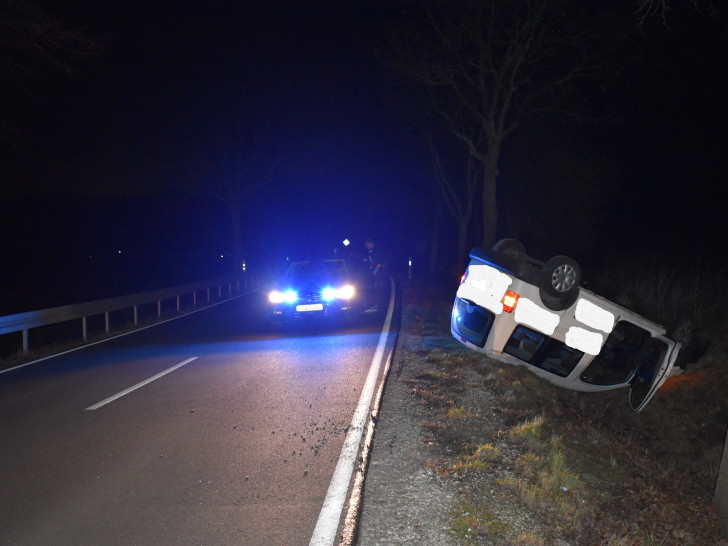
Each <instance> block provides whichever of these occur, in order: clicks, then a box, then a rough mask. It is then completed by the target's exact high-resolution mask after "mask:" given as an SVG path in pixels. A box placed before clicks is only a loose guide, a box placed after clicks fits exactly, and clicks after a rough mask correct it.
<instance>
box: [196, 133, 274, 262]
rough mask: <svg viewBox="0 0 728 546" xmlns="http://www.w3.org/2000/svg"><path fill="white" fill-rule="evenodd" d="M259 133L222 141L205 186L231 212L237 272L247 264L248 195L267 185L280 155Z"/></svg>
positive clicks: (232, 238)
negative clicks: (245, 258)
mask: <svg viewBox="0 0 728 546" xmlns="http://www.w3.org/2000/svg"><path fill="white" fill-rule="evenodd" d="M266 146H267V143H266V142H265V141H264V140H263V139H262V138H261V137H260V136H259V135H248V138H245V137H244V136H243V135H242V134H240V133H239V134H236V135H234V136H232V137H230V138H229V140H228V141H227V142H220V147H219V150H218V151H217V154H216V162H217V168H215V169H214V175H213V177H212V178H211V179H210V180H209V181H207V182H206V183H205V185H204V191H207V192H208V193H209V194H210V195H212V196H213V197H215V198H216V199H218V200H219V201H220V202H221V203H223V204H224V205H225V207H226V208H227V209H228V211H229V212H230V234H231V241H230V242H231V247H232V256H233V272H235V273H239V272H240V270H241V266H242V263H243V215H244V213H245V210H246V205H247V204H248V202H247V201H248V198H249V197H250V196H251V195H252V194H253V193H254V192H256V191H258V190H260V189H261V188H263V187H264V186H265V185H267V184H268V183H269V182H270V181H271V178H272V175H273V173H274V171H275V169H276V167H277V166H278V162H279V160H280V158H278V157H277V156H271V155H269V154H270V153H271V150H269V149H268V148H267V147H266Z"/></svg>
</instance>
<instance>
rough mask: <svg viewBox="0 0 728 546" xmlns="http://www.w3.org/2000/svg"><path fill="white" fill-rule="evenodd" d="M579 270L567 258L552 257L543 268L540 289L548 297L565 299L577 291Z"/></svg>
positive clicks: (575, 264)
mask: <svg viewBox="0 0 728 546" xmlns="http://www.w3.org/2000/svg"><path fill="white" fill-rule="evenodd" d="M579 283H581V268H580V267H579V264H578V263H576V260H574V259H572V258H569V257H568V256H554V257H553V258H551V259H550V260H549V261H548V262H546V265H545V266H544V270H543V277H542V279H541V288H542V289H543V290H544V291H545V292H546V293H547V294H549V295H551V296H556V297H562V296H563V297H566V296H568V295H570V294H572V293H574V292H575V291H577V290H578V289H579Z"/></svg>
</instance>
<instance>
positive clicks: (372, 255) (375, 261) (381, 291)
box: [364, 237, 389, 311]
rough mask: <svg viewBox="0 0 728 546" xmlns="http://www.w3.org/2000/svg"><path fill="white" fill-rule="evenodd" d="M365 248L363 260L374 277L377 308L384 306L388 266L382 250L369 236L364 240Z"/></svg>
mask: <svg viewBox="0 0 728 546" xmlns="http://www.w3.org/2000/svg"><path fill="white" fill-rule="evenodd" d="M364 246H366V248H367V255H366V258H365V261H366V262H367V264H368V265H369V269H370V271H371V273H372V276H373V277H374V289H375V291H376V294H377V309H378V310H380V311H383V310H384V309H385V308H386V301H387V291H388V289H389V267H388V264H387V258H386V256H385V255H384V252H382V250H381V249H380V248H379V247H378V246H377V245H376V244H375V243H374V239H372V238H371V237H369V238H367V239H366V240H365V241H364Z"/></svg>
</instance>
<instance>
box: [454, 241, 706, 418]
mask: <svg viewBox="0 0 728 546" xmlns="http://www.w3.org/2000/svg"><path fill="white" fill-rule="evenodd" d="M580 282H581V270H580V268H579V265H578V264H577V262H576V261H574V260H573V259H571V258H569V257H567V256H555V257H554V258H551V259H550V260H548V261H546V262H542V261H539V260H536V259H534V258H532V257H531V256H529V255H528V254H526V251H525V249H524V247H523V245H522V244H521V243H519V242H518V241H516V240H514V239H503V240H501V241H499V242H498V243H496V244H495V245H494V247H493V248H492V249H483V248H474V249H473V250H472V251H471V252H470V263H469V265H468V268H467V270H466V272H465V274H464V275H463V278H462V281H461V284H460V287H459V288H458V291H457V296H456V297H455V302H454V305H453V309H452V317H451V331H452V334H453V336H455V338H456V339H458V340H459V341H460V342H461V343H463V344H464V345H465V346H466V347H468V348H470V349H472V350H474V351H478V352H481V353H484V354H486V355H488V356H491V357H494V358H496V359H498V360H501V361H504V362H507V363H511V364H518V365H524V366H527V367H528V368H529V369H530V370H531V371H532V372H533V373H535V374H536V375H538V376H540V377H542V378H544V379H546V380H548V381H549V382H551V383H553V384H554V385H557V386H559V387H564V388H568V389H572V390H578V391H591V392H595V391H604V390H611V389H618V388H622V387H629V404H630V407H631V408H632V409H633V410H634V411H640V410H641V409H642V408H644V407H645V405H647V403H648V402H649V401H650V399H651V398H652V397H653V396H654V394H655V393H656V392H657V389H659V387H660V386H661V385H662V383H663V382H664V381H665V379H666V378H667V377H668V376H669V375H670V373H671V371H672V370H673V367H674V366H675V364H676V362H677V358H678V353H679V352H680V349H681V347H682V346H683V345H684V344H687V343H688V342H689V339H690V337H691V335H692V332H691V327H690V325H689V323H683V324H681V325H679V326H677V327H676V328H675V330H674V331H671V332H670V333H669V334H668V332H667V331H666V329H665V328H663V327H662V326H660V325H659V324H656V323H654V322H652V321H650V320H647V319H645V318H644V317H641V316H640V315H638V314H636V313H634V312H632V311H630V310H628V309H626V308H624V307H622V306H620V305H617V304H616V303H613V302H611V301H609V300H607V299H605V298H603V297H601V296H598V295H597V294H595V293H593V292H591V291H589V290H586V289H585V288H583V287H581V286H580Z"/></svg>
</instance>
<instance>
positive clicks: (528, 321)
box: [514, 298, 559, 336]
mask: <svg viewBox="0 0 728 546" xmlns="http://www.w3.org/2000/svg"><path fill="white" fill-rule="evenodd" d="M514 318H515V320H516V322H518V323H520V324H525V325H527V326H531V327H532V328H535V329H536V330H538V331H539V332H541V333H543V334H546V335H547V336H551V335H553V333H554V331H555V330H556V327H557V326H558V325H559V315H558V314H557V313H552V312H551V311H548V310H546V309H544V308H543V307H541V306H540V305H538V304H537V303H536V302H534V301H531V300H529V299H527V298H520V299H519V300H518V305H516V310H515V315H514Z"/></svg>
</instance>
